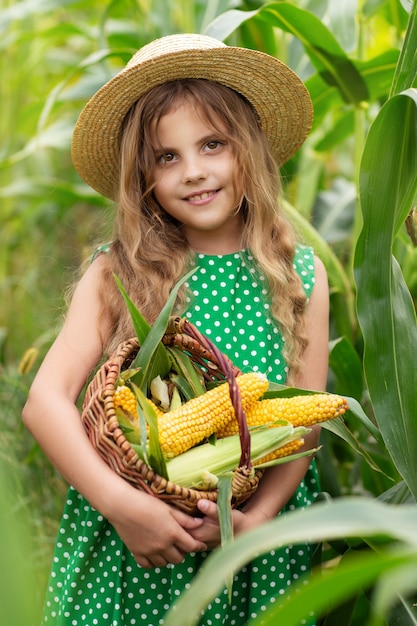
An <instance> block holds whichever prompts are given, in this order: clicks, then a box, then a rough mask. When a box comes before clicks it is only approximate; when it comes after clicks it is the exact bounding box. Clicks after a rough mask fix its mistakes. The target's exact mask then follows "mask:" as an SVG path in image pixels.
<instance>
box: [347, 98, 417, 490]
mask: <svg viewBox="0 0 417 626" xmlns="http://www.w3.org/2000/svg"><path fill="white" fill-rule="evenodd" d="M416 172H417V90H415V89H408V90H407V91H404V92H402V93H400V94H398V95H396V96H393V97H392V98H390V99H389V100H388V101H387V102H386V103H385V105H384V106H383V107H382V109H381V111H380V112H379V114H378V116H377V117H376V119H375V121H374V123H373V124H372V126H371V128H370V131H369V134H368V138H367V141H366V145H365V150H364V153H363V158H362V162H361V169H360V181H359V182H360V200H361V207H362V214H363V228H362V232H361V235H360V237H359V240H358V243H357V246H356V251H355V280H356V284H357V308H358V319H359V324H360V327H361V330H362V334H363V339H364V346H365V347H364V370H365V375H366V382H367V385H368V390H369V395H370V399H371V402H372V405H373V409H374V413H375V419H376V422H377V424H378V427H379V429H380V432H381V435H382V437H383V440H384V443H385V446H386V448H387V449H388V452H389V454H390V456H391V458H392V460H393V462H394V464H395V466H396V468H397V470H398V471H399V473H400V474H401V476H402V478H403V479H404V481H405V482H406V483H407V485H408V487H409V489H410V491H411V492H412V493H413V495H414V498H415V499H416V500H417V422H416V414H417V394H416V389H417V368H416V367H415V355H416V352H417V325H416V313H415V308H414V303H413V300H412V298H411V294H410V292H409V290H408V287H407V285H406V283H405V280H404V277H403V275H402V272H401V269H400V267H399V265H398V262H397V261H396V259H395V258H394V257H393V254H392V251H393V244H394V241H395V238H396V236H397V233H398V232H399V229H400V228H401V226H402V225H403V223H404V220H405V219H406V217H407V215H408V212H409V211H410V209H411V207H412V206H413V203H414V202H415V198H416V193H417V176H416Z"/></svg>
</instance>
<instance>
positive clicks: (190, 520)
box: [172, 508, 203, 530]
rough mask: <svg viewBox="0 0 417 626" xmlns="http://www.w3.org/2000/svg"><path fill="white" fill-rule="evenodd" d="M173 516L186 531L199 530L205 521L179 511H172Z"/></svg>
mask: <svg viewBox="0 0 417 626" xmlns="http://www.w3.org/2000/svg"><path fill="white" fill-rule="evenodd" d="M172 515H173V517H174V518H175V520H176V521H177V522H178V524H180V525H181V526H182V527H183V528H185V529H186V530H191V529H193V528H199V527H200V526H201V524H202V523H203V519H202V518H201V517H193V516H192V515H188V514H187V513H184V512H183V511H180V510H179V509H175V508H173V509H172Z"/></svg>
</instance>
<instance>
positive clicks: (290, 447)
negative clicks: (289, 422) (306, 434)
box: [256, 439, 304, 466]
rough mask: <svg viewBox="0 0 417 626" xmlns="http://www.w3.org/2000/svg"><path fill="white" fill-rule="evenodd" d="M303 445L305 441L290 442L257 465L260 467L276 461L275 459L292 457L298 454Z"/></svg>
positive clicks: (260, 460)
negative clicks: (291, 455) (295, 453)
mask: <svg viewBox="0 0 417 626" xmlns="http://www.w3.org/2000/svg"><path fill="white" fill-rule="evenodd" d="M303 445H304V439H294V441H290V442H289V443H287V444H286V445H285V446H282V448H278V449H277V450H274V452H271V453H270V454H267V455H266V456H264V457H262V458H261V459H259V460H258V461H256V465H257V466H258V465H261V464H262V463H269V462H270V461H275V459H282V457H284V456H290V454H294V452H297V450H298V449H299V448H301V446H303Z"/></svg>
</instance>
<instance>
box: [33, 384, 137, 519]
mask: <svg viewBox="0 0 417 626" xmlns="http://www.w3.org/2000/svg"><path fill="white" fill-rule="evenodd" d="M41 395H43V392H42V394H41ZM23 420H24V423H25V426H26V427H27V429H28V430H29V431H30V432H31V434H32V435H33V437H34V438H35V439H36V441H37V442H38V443H39V445H40V446H41V448H42V449H43V451H44V452H45V454H46V456H47V457H48V458H49V460H50V461H51V463H52V465H53V466H54V467H55V468H56V469H57V471H58V472H59V473H60V474H61V476H62V477H63V478H64V479H65V480H66V481H67V482H68V483H69V484H71V485H72V486H73V487H74V488H75V489H77V491H79V492H80V493H81V494H82V495H83V496H84V497H85V498H86V499H87V500H88V502H90V504H91V505H92V506H93V507H94V508H96V509H97V510H98V511H100V512H101V513H102V514H103V515H105V516H106V517H107V516H111V511H112V509H113V508H114V501H115V499H116V498H118V497H120V498H123V497H124V496H126V495H128V494H127V493H126V492H130V490H131V489H132V488H131V487H130V486H129V485H128V484H127V483H125V481H123V479H121V478H120V477H118V476H117V474H115V473H114V472H113V470H112V469H111V468H110V467H109V466H108V465H107V464H106V463H105V462H104V461H103V459H102V458H101V457H100V456H99V454H98V453H97V452H96V451H95V449H94V448H93V446H92V444H91V443H90V441H89V439H88V436H87V434H86V432H85V431H84V428H83V426H82V423H81V418H80V415H79V413H78V410H77V408H76V406H75V405H74V404H72V403H71V401H69V400H67V399H66V398H62V397H61V396H60V395H59V394H56V395H55V397H54V392H53V390H51V392H50V395H49V396H48V399H47V400H44V399H43V398H42V397H39V396H38V392H37V391H36V389H35V390H34V391H32V392H31V394H30V396H29V398H28V401H27V403H26V406H25V408H24V411H23ZM110 494H111V495H110Z"/></svg>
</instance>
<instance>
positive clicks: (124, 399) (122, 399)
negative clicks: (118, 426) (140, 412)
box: [113, 385, 137, 418]
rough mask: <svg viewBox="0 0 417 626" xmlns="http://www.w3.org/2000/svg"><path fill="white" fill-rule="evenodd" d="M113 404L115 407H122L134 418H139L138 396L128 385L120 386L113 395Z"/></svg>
mask: <svg viewBox="0 0 417 626" xmlns="http://www.w3.org/2000/svg"><path fill="white" fill-rule="evenodd" d="M113 402H114V406H115V407H118V406H120V407H121V408H122V409H124V410H125V411H127V412H128V413H130V414H131V415H132V416H133V417H135V418H137V411H136V396H135V394H134V393H133V391H132V390H131V389H130V387H127V386H126V385H120V386H119V387H117V388H116V389H115V392H114V395H113Z"/></svg>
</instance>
